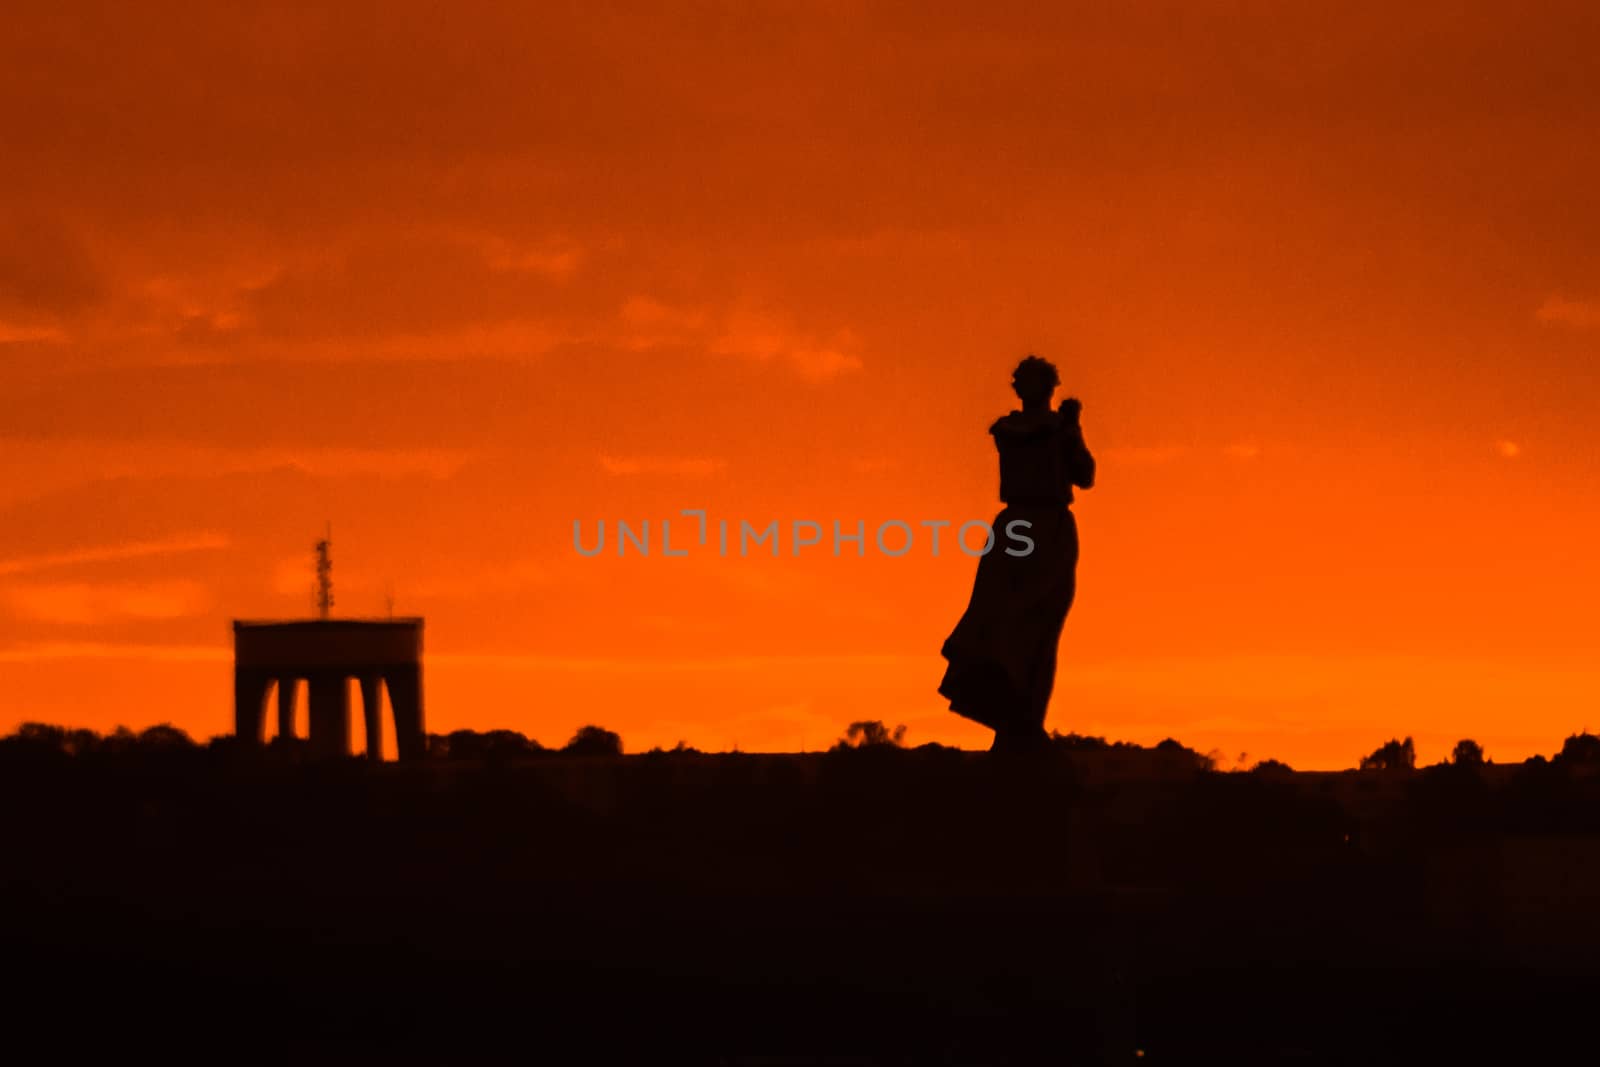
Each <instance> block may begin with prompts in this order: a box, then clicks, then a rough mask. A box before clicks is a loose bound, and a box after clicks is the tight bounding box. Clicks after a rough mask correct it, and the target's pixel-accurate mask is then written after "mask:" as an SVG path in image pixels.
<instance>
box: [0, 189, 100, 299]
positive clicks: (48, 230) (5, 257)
mask: <svg viewBox="0 0 1600 1067" xmlns="http://www.w3.org/2000/svg"><path fill="white" fill-rule="evenodd" d="M104 292H105V284H104V281H103V279H102V278H101V275H100V271H99V269H98V268H97V267H96V266H95V264H94V262H93V261H92V260H91V258H90V256H89V253H88V251H87V249H85V248H84V246H83V244H82V243H81V242H80V241H79V240H78V239H77V237H76V235H74V234H73V233H72V231H70V230H69V229H67V228H66V227H65V226H63V225H61V224H60V223H59V222H56V221H55V220H53V219H49V218H44V217H40V216H35V215H23V216H13V217H9V218H4V217H0V310H3V311H9V312H13V313H20V314H21V315H23V316H25V317H34V316H40V315H42V316H45V317H47V318H51V319H54V318H56V317H58V316H63V315H69V314H72V313H74V312H77V311H81V310H82V309H84V308H86V307H88V306H89V305H91V304H94V303H96V302H97V301H99V300H100V298H101V297H102V296H103V295H104Z"/></svg>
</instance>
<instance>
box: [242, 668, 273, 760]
mask: <svg viewBox="0 0 1600 1067" xmlns="http://www.w3.org/2000/svg"><path fill="white" fill-rule="evenodd" d="M271 681H272V676H271V675H269V674H267V673H266V672H264V671H261V670H257V669H255V668H252V667H235V668H234V670H233V735H234V736H235V737H237V738H239V739H241V740H243V741H248V742H250V743H251V744H254V745H259V744H260V743H261V727H262V726H263V725H264V719H265V717H266V711H267V707H266V705H267V685H268V683H270V682H271Z"/></svg>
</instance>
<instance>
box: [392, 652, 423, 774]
mask: <svg viewBox="0 0 1600 1067" xmlns="http://www.w3.org/2000/svg"><path fill="white" fill-rule="evenodd" d="M383 677H384V682H385V683H386V684H387V685H388V686H389V705H390V707H392V708H394V740H395V748H396V749H397V750H399V753H400V758H401V759H402V760H414V759H421V758H422V757H423V755H424V754H425V752H426V751H427V745H428V738H427V735H426V734H425V733H424V732H423V727H422V665H421V664H412V665H409V666H405V667H391V668H389V669H388V670H387V671H385V672H384V675H383Z"/></svg>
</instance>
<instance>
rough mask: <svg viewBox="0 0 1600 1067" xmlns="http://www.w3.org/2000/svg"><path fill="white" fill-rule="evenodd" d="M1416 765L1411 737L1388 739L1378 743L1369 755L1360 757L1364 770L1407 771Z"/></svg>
mask: <svg viewBox="0 0 1600 1067" xmlns="http://www.w3.org/2000/svg"><path fill="white" fill-rule="evenodd" d="M1416 765H1417V750H1416V746H1415V745H1414V744H1412V742H1411V738H1409V737H1408V738H1406V739H1405V740H1404V741H1396V740H1394V739H1392V738H1391V739H1390V740H1388V741H1385V742H1384V743H1383V744H1382V745H1379V746H1378V748H1377V749H1375V750H1374V751H1373V752H1372V754H1371V755H1370V756H1362V757H1361V769H1362V770H1364V771H1409V770H1413V769H1414V768H1415V767H1416Z"/></svg>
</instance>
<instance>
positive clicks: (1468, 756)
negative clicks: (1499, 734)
mask: <svg viewBox="0 0 1600 1067" xmlns="http://www.w3.org/2000/svg"><path fill="white" fill-rule="evenodd" d="M1450 762H1451V763H1453V764H1455V765H1456V766H1457V767H1482V766H1483V763H1484V759H1483V746H1482V745H1480V744H1478V742H1476V741H1473V740H1472V739H1470V738H1466V739H1463V740H1460V741H1457V742H1456V747H1455V749H1454V750H1452V751H1451V753H1450Z"/></svg>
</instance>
